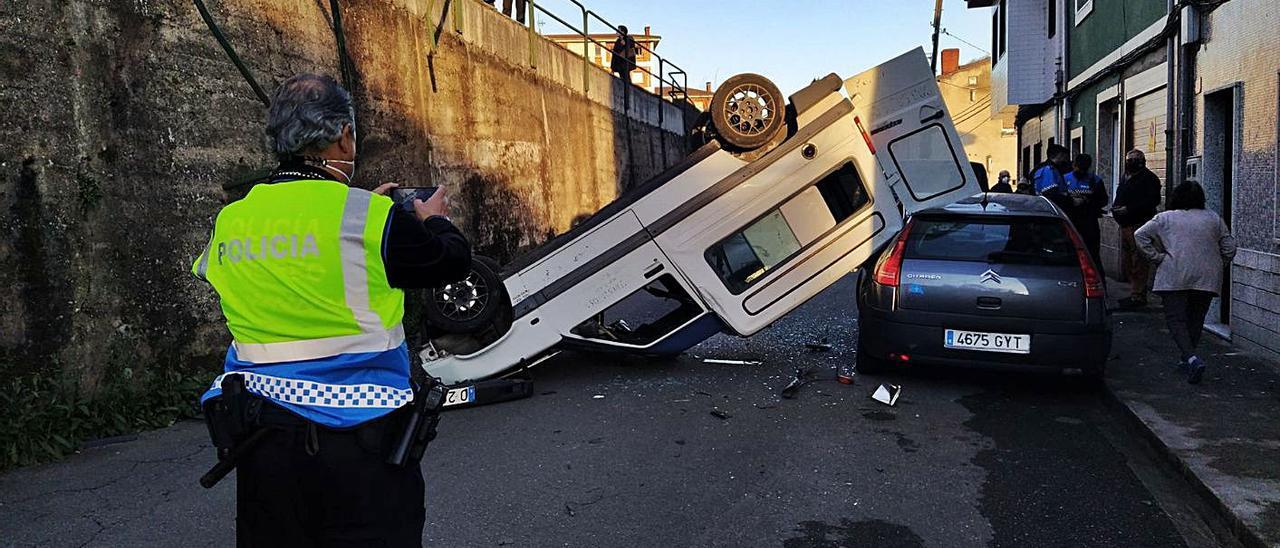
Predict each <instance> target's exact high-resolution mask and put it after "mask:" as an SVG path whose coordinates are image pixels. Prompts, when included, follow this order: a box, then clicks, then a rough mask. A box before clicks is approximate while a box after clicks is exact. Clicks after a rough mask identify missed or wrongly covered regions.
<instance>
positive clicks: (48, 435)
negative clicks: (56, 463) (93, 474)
mask: <svg viewBox="0 0 1280 548" xmlns="http://www.w3.org/2000/svg"><path fill="white" fill-rule="evenodd" d="M211 378H213V375H212V374H206V373H199V374H194V375H193V374H190V373H180V372H177V371H165V372H162V373H157V374H151V375H147V376H146V377H145V378H137V377H134V376H133V375H132V373H131V371H130V370H128V369H125V370H124V371H123V372H122V373H121V374H120V375H118V376H116V378H114V379H112V381H111V382H110V383H109V385H108V386H106V387H105V389H103V390H100V391H98V392H97V396H96V397H93V398H87V397H83V396H82V391H81V390H80V389H79V387H78V386H76V385H75V384H74V383H68V382H66V381H64V380H62V379H61V378H57V377H53V376H49V375H44V374H41V373H38V372H37V373H31V374H27V375H24V376H22V377H18V378H13V379H9V380H7V381H3V384H0V410H3V412H2V413H0V471H5V470H8V469H11V468H17V467H20V466H29V465H33V464H39V463H43V462H49V461H53V460H58V459H61V458H63V457H66V456H68V455H71V454H73V453H75V452H76V451H77V450H78V449H79V448H80V447H81V444H82V443H84V442H86V441H89V440H94V439H100V438H105V437H110V436H118V435H122V434H129V433H133V432H138V431H142V430H148V429H153V428H163V427H167V426H170V425H172V424H173V423H174V422H176V421H177V420H179V419H183V418H191V417H196V416H199V407H198V402H199V398H200V394H201V393H202V392H203V390H204V388H205V387H207V385H208V382H209V379H211Z"/></svg>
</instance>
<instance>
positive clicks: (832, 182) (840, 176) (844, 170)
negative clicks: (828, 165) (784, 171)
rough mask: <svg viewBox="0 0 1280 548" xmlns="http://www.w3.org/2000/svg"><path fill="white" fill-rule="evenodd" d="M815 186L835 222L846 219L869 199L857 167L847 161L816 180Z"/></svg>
mask: <svg viewBox="0 0 1280 548" xmlns="http://www.w3.org/2000/svg"><path fill="white" fill-rule="evenodd" d="M817 187H818V191H819V192H821V193H822V199H823V200H824V201H826V202H827V208H828V209H830V210H831V216H832V217H835V220H836V222H837V223H839V222H840V221H843V220H845V219H848V218H849V217H851V216H852V215H853V214H854V213H855V212H857V211H858V210H859V209H862V206H864V205H867V202H869V201H870V200H869V199H868V198H867V188H866V186H864V185H863V184H862V176H861V175H858V170H857V168H855V167H853V164H852V163H849V162H846V163H845V164H844V165H843V166H840V169H837V170H835V171H833V172H832V173H831V174H830V175H827V176H826V177H823V178H822V180H821V181H818V184H817Z"/></svg>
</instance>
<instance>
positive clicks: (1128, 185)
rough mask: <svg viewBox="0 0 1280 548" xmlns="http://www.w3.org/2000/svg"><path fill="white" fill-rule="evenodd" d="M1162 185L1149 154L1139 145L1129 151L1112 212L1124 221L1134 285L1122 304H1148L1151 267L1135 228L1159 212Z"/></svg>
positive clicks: (1123, 244)
mask: <svg viewBox="0 0 1280 548" xmlns="http://www.w3.org/2000/svg"><path fill="white" fill-rule="evenodd" d="M1160 186H1161V185H1160V178H1159V177H1156V174H1155V173H1152V172H1151V170H1149V169H1147V157H1146V155H1145V154H1143V153H1142V151H1141V150H1137V149H1134V150H1131V151H1129V153H1128V154H1126V155H1125V160H1124V179H1123V180H1121V181H1120V185H1119V186H1118V187H1116V201H1115V202H1114V203H1112V204H1111V215H1112V217H1114V218H1115V220H1116V224H1118V225H1120V254H1121V259H1122V266H1123V268H1124V272H1125V275H1126V276H1127V277H1128V278H1129V284H1130V286H1131V287H1132V291H1131V292H1130V294H1129V296H1128V297H1126V298H1124V299H1120V307H1121V308H1142V307H1144V306H1146V305H1147V291H1148V290H1149V289H1150V276H1151V274H1150V270H1149V268H1150V267H1149V265H1148V263H1147V259H1146V258H1145V257H1143V256H1142V254H1141V253H1140V252H1139V251H1138V245H1137V242H1136V241H1135V240H1134V232H1136V231H1137V230H1138V227H1140V226H1142V225H1143V224H1145V223H1146V222H1147V221H1150V220H1151V219H1152V218H1153V217H1155V216H1156V208H1157V207H1159V206H1160Z"/></svg>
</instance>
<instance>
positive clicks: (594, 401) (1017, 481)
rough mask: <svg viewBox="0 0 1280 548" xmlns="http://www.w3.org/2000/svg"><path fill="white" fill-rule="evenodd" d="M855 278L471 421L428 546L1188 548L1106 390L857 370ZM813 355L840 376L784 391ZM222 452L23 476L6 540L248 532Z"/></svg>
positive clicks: (822, 376)
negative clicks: (887, 393)
mask: <svg viewBox="0 0 1280 548" xmlns="http://www.w3.org/2000/svg"><path fill="white" fill-rule="evenodd" d="M850 292H851V285H850V284H849V283H848V282H847V281H846V282H843V283H841V284H838V285H837V286H835V287H833V288H832V290H830V291H828V292H827V293H826V294H824V295H822V296H821V297H819V298H818V299H815V301H814V302H811V303H810V304H809V305H807V306H805V307H804V308H802V309H801V310H800V311H798V312H797V313H795V314H792V315H791V316H789V317H788V318H787V319H786V320H785V321H783V322H781V323H780V324H779V325H776V326H773V327H771V328H770V329H768V330H767V331H765V332H763V333H761V334H759V335H757V336H756V337H753V338H751V339H747V340H743V339H736V338H729V337H717V338H715V339H712V340H710V341H708V342H706V343H704V344H703V345H701V346H699V347H696V348H695V349H694V350H693V351H691V352H690V353H689V354H687V355H685V356H682V357H681V358H679V359H675V360H668V361H653V360H643V359H635V358H631V359H628V358H625V357H624V358H619V357H608V356H600V355H584V354H577V355H562V356H560V357H558V358H556V359H554V360H551V361H549V362H547V363H545V364H543V365H541V366H539V367H538V368H537V369H535V370H534V371H533V374H534V376H535V377H536V383H537V384H536V393H537V395H535V396H534V397H532V398H530V399H527V400H522V401H516V402H509V403H504V404H499V405H493V406H489V407H481V408H476V409H470V410H463V411H457V412H451V413H449V414H447V415H446V416H445V418H444V420H443V422H442V423H441V431H440V438H439V439H438V440H437V441H436V442H435V444H433V445H432V447H431V448H430V450H429V452H428V456H427V460H426V462H424V464H423V467H424V470H425V473H426V476H427V528H426V533H425V534H426V540H427V545H448V546H503V545H510V546H559V545H564V546H784V547H795V548H799V547H822V546H889V547H896V546H938V547H950V546H1162V547H1163V546H1183V545H1186V542H1185V541H1184V540H1183V537H1182V536H1180V534H1179V530H1180V529H1181V530H1184V534H1185V530H1186V527H1185V525H1184V524H1183V523H1181V521H1183V519H1182V518H1179V520H1177V521H1178V522H1179V523H1178V524H1177V525H1178V527H1175V520H1174V519H1172V518H1170V517H1169V516H1170V513H1172V514H1173V515H1181V514H1182V513H1184V512H1183V511H1182V510H1181V509H1178V508H1174V509H1173V510H1172V511H1167V510H1169V508H1170V507H1169V505H1168V504H1166V502H1164V501H1166V500H1170V499H1173V500H1175V501H1176V500H1177V499H1178V498H1179V497H1181V496H1183V495H1182V493H1181V492H1180V491H1178V490H1177V489H1173V490H1172V491H1169V490H1167V489H1161V488H1153V489H1149V488H1148V485H1151V482H1150V481H1148V480H1149V478H1151V477H1155V476H1159V474H1158V473H1155V474H1153V473H1152V471H1151V470H1149V469H1147V468H1146V465H1145V464H1142V462H1141V459H1140V458H1138V459H1137V460H1135V457H1134V456H1133V455H1134V453H1135V452H1134V451H1133V450H1132V448H1130V447H1126V444H1128V443H1130V440H1129V439H1128V438H1127V437H1126V436H1125V435H1123V433H1121V434H1117V428H1116V421H1118V420H1119V419H1118V418H1117V417H1118V415H1117V414H1116V413H1115V412H1114V411H1112V410H1110V409H1109V408H1108V407H1107V406H1106V405H1104V404H1103V400H1102V397H1101V396H1100V395H1098V394H1097V393H1095V392H1091V391H1089V390H1087V389H1082V388H1081V387H1079V386H1077V385H1074V384H1072V383H1068V382H1064V381H1063V380H1062V379H1044V378H1031V377H1020V376H1009V375H992V374H974V373H948V372H945V371H929V370H913V371H909V372H905V373H902V374H896V375H890V376H886V377H884V378H883V379H876V380H872V379H869V378H860V379H859V380H858V383H857V384H856V385H853V386H848V385H841V384H838V383H836V382H834V380H832V379H833V378H834V374H835V368H836V366H837V364H840V363H851V362H852V361H853V360H854V359H855V356H854V354H853V347H854V345H853V339H854V337H855V333H856V321H855V320H854V317H855V314H854V306H853V300H852V297H851V293H850ZM823 339H826V340H828V341H829V342H830V343H832V345H833V346H834V348H833V350H832V351H830V352H812V351H810V350H808V349H807V348H806V347H805V344H804V343H806V342H813V341H821V340H823ZM705 358H724V359H734V360H759V361H761V362H762V363H761V364H759V365H712V364H706V363H703V362H702V360H703V359H705ZM797 368H799V369H802V370H805V371H809V372H810V373H811V375H812V376H814V377H815V378H816V380H814V381H813V382H811V383H810V384H808V385H806V386H804V387H803V388H801V389H800V390H799V391H798V393H797V394H796V397H795V399H781V398H780V397H779V392H780V390H781V389H782V388H783V387H784V386H785V385H786V384H787V383H789V382H790V380H791V377H792V375H793V372H794V370H796V369H797ZM882 380H883V381H885V382H894V383H899V384H901V385H902V387H903V392H902V397H901V399H900V400H899V401H898V403H897V405H896V406H894V407H888V406H884V405H882V404H880V403H877V402H875V401H872V400H871V399H870V398H869V395H870V394H871V392H872V390H873V388H874V386H875V385H876V384H878V383H879V382H881V381H882ZM713 413H714V414H713ZM212 458H213V456H212V451H211V450H210V449H209V448H208V446H207V440H206V439H205V436H204V433H203V426H202V425H200V424H198V423H185V424H182V425H178V426H176V427H174V428H171V429H167V430H164V431H158V432H152V433H146V434H143V435H142V436H140V438H139V439H137V440H134V441H129V442H126V443H120V444H116V445H112V446H108V447H101V448H98V449H95V450H90V451H86V452H84V453H83V454H81V455H78V456H76V457H74V458H72V459H70V460H68V461H65V462H61V463H56V464H53V465H49V466H44V467H37V468H30V469H25V470H18V471H15V472H12V473H9V474H6V475H5V476H0V546H11V545H16V546H27V545H50V546H230V545H231V544H232V539H233V531H234V521H233V516H232V509H233V502H232V501H233V496H234V489H233V487H232V486H233V484H234V482H231V481H228V482H223V484H222V485H219V486H218V487H217V488H215V489H213V490H210V491H205V490H202V489H200V488H199V487H198V486H196V484H195V479H196V478H197V477H199V475H200V473H201V472H202V471H203V470H204V469H205V468H207V467H208V465H209V464H210V463H211V461H212ZM1140 478H1143V479H1140ZM1144 482H1146V483H1144ZM1157 483H1158V482H1157ZM1188 538H1191V537H1188ZM1193 540H1194V539H1193ZM1192 544H1193V545H1196V544H1197V543H1195V542H1193V543H1192Z"/></svg>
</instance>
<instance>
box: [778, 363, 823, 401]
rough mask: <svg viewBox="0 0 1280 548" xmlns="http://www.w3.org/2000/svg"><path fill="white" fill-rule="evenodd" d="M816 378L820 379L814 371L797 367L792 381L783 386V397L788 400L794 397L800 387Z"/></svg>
mask: <svg viewBox="0 0 1280 548" xmlns="http://www.w3.org/2000/svg"><path fill="white" fill-rule="evenodd" d="M816 380H819V377H818V376H817V375H815V374H814V371H812V370H810V371H805V370H804V369H796V373H795V375H794V376H793V377H792V378H791V383H790V384H788V385H786V386H785V387H783V388H782V397H783V398H784V399H788V400H790V399H794V398H795V397H796V392H797V391H799V390H800V387H802V386H804V385H806V384H809V383H811V382H813V381H816Z"/></svg>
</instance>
